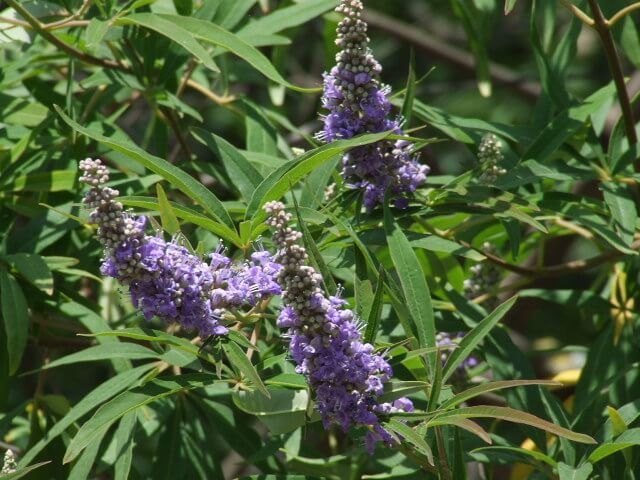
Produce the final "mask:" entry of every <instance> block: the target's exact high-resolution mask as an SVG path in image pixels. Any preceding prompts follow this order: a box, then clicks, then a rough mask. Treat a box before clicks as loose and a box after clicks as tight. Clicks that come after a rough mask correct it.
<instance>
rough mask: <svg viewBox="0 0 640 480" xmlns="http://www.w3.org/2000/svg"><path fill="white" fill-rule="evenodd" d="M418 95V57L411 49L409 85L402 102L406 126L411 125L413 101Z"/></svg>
mask: <svg viewBox="0 0 640 480" xmlns="http://www.w3.org/2000/svg"><path fill="white" fill-rule="evenodd" d="M415 97H416V58H415V54H414V53H413V49H412V50H411V57H410V58H409V75H407V87H406V89H405V94H404V101H403V102H402V109H401V112H402V118H403V119H404V122H405V123H404V127H405V128H408V127H409V126H411V114H412V113H413V101H414V99H415Z"/></svg>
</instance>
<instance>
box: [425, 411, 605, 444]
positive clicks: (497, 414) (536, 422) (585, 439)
mask: <svg viewBox="0 0 640 480" xmlns="http://www.w3.org/2000/svg"><path fill="white" fill-rule="evenodd" d="M451 416H461V417H465V418H493V419H495V420H505V421H507V422H514V423H522V424H524V425H531V426H532V427H536V428H539V429H541V430H544V431H546V432H549V433H552V434H554V435H558V436H559V437H564V438H568V439H569V440H573V441H574V442H580V443H588V444H594V443H596V441H595V440H594V439H593V438H591V437H590V436H588V435H584V434H582V433H576V432H572V431H571V430H568V429H566V428H564V427H560V426H559V425H555V424H553V423H550V422H547V421H546V420H543V419H541V418H539V417H536V416H535V415H531V414H530V413H526V412H521V411H519V410H514V409H513V408H509V407H494V406H488V405H477V406H473V407H462V408H458V409H455V410H451V411H449V412H444V413H436V414H435V415H434V416H433V420H434V421H435V420H442V419H445V418H447V417H451Z"/></svg>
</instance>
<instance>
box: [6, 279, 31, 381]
mask: <svg viewBox="0 0 640 480" xmlns="http://www.w3.org/2000/svg"><path fill="white" fill-rule="evenodd" d="M0 304H1V305H0V309H1V310H0V311H1V312H2V320H3V324H4V331H5V335H6V339H7V354H8V357H9V375H13V374H14V373H16V371H17V370H18V368H20V363H21V361H22V354H23V353H24V349H25V347H26V346H27V336H28V334H29V310H28V309H27V301H26V299H25V298H24V293H22V289H21V288H20V285H19V284H18V281H17V280H16V279H15V278H14V277H13V276H12V275H10V274H9V272H7V271H6V270H5V269H4V268H0Z"/></svg>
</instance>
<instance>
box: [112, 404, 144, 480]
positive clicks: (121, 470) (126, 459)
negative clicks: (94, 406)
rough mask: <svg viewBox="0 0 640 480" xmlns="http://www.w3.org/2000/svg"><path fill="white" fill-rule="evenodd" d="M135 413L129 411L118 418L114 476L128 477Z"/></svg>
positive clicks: (131, 457) (131, 455)
mask: <svg viewBox="0 0 640 480" xmlns="http://www.w3.org/2000/svg"><path fill="white" fill-rule="evenodd" d="M137 423H138V422H137V413H136V412H129V413H127V414H126V415H125V416H123V417H122V420H120V424H119V425H118V429H117V430H116V433H115V443H116V452H117V453H116V458H117V460H116V465H115V470H114V478H129V472H130V471H131V462H132V460H133V444H134V442H133V440H134V435H135V430H136V424H137Z"/></svg>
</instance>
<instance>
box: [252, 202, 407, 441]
mask: <svg viewBox="0 0 640 480" xmlns="http://www.w3.org/2000/svg"><path fill="white" fill-rule="evenodd" d="M264 209H265V211H266V212H267V214H268V215H269V218H268V220H267V224H268V225H270V226H271V227H272V228H273V241H274V242H275V244H276V245H277V247H278V253H277V254H276V256H275V261H276V262H278V263H280V264H281V265H282V269H281V270H280V272H279V274H278V282H279V284H280V286H281V288H282V298H283V303H284V305H285V307H284V309H283V310H282V312H281V313H280V316H279V318H278V326H280V327H282V328H288V329H289V330H288V335H289V336H290V337H291V345H290V349H291V356H292V358H293V360H294V361H295V362H296V364H297V367H296V371H297V372H298V373H301V374H303V375H305V377H306V378H307V381H308V383H309V385H310V386H311V388H312V389H313V391H315V394H316V406H317V409H318V411H319V412H320V415H321V417H322V421H323V423H324V425H325V427H328V426H329V425H330V424H331V423H334V422H335V423H337V424H339V425H340V426H341V427H342V428H343V429H345V430H347V429H348V428H349V427H350V426H352V425H364V426H367V427H369V428H370V432H369V434H368V435H367V445H368V446H369V448H370V449H371V448H373V445H374V444H375V443H376V442H377V441H379V440H382V441H384V442H386V443H388V444H390V443H393V437H392V436H391V435H390V434H389V432H387V431H386V430H385V429H384V428H383V427H382V426H381V425H380V421H379V418H378V416H379V415H380V414H388V413H393V412H397V411H412V410H413V404H412V403H411V401H410V400H409V399H407V398H401V399H399V400H396V401H394V402H393V403H380V402H379V401H378V397H379V396H380V395H381V394H382V393H383V385H384V383H385V382H387V381H388V380H389V379H390V378H391V375H392V371H391V367H390V366H389V364H388V363H387V361H386V360H385V359H384V358H383V357H382V356H381V355H379V354H377V353H375V352H374V348H373V346H372V345H370V344H368V343H363V342H362V338H361V334H360V331H359V329H358V325H357V323H356V321H355V318H354V314H353V312H352V311H351V310H349V309H347V308H345V305H346V302H345V301H344V300H342V299H340V296H339V292H338V293H337V294H336V295H335V296H331V297H327V296H325V294H324V293H323V291H322V289H321V288H320V285H321V282H322V277H321V275H320V274H319V273H317V272H316V271H315V270H314V268H313V267H310V266H309V265H307V263H308V256H307V253H306V251H305V248H304V247H302V246H300V245H299V244H298V241H299V240H300V238H301V237H302V234H301V233H300V232H298V231H296V230H294V229H292V228H291V227H289V226H288V225H289V222H290V220H291V215H290V214H288V213H286V212H285V211H284V205H283V204H282V203H280V202H269V203H267V204H266V205H265V207H264Z"/></svg>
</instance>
